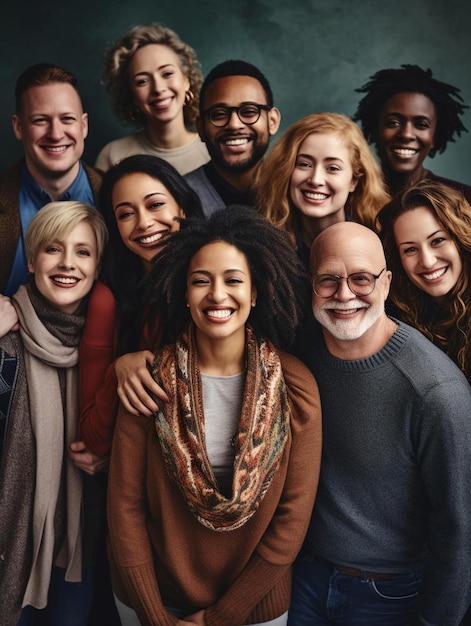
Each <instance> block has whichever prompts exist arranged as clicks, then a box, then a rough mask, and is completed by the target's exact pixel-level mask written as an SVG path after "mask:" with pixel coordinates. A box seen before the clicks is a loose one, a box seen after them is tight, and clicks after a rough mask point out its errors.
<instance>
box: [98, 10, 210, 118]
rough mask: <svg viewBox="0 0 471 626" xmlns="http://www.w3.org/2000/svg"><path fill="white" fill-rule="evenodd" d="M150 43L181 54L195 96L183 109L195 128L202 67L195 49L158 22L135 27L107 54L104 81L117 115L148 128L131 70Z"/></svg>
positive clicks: (184, 69)
mask: <svg viewBox="0 0 471 626" xmlns="http://www.w3.org/2000/svg"><path fill="white" fill-rule="evenodd" d="M149 44H159V45H162V46H167V47H168V48H170V49H171V50H173V51H174V52H175V54H176V55H177V57H178V59H179V61H180V68H181V70H182V72H183V74H184V75H185V76H186V77H187V78H188V80H189V82H190V91H191V92H192V93H193V95H194V98H193V99H191V101H189V102H188V103H187V104H185V106H184V107H183V117H184V120H185V126H186V127H187V128H188V127H191V126H192V125H193V123H194V121H195V119H196V117H197V115H198V104H199V92H200V89H201V85H202V83H203V74H202V72H201V66H200V63H199V61H198V59H197V56H196V52H195V51H194V50H193V48H192V47H191V46H189V45H188V44H187V43H185V42H183V41H182V40H181V39H180V37H179V36H178V35H177V33H176V32H175V31H173V30H171V29H170V28H167V27H166V26H162V25H161V24H158V23H157V22H152V23H150V24H144V25H141V26H134V27H133V28H131V30H129V31H128V32H127V33H125V34H124V35H122V36H121V37H119V38H118V39H117V40H116V41H114V42H113V43H112V44H111V45H110V46H109V48H108V49H107V50H106V52H105V58H104V71H103V78H102V82H103V84H104V85H105V87H106V90H107V91H108V93H109V94H110V98H111V108H112V110H113V113H114V114H115V115H116V117H117V118H118V119H119V120H120V121H122V122H131V123H132V124H134V125H136V126H138V127H143V126H145V125H146V120H145V116H144V115H143V113H141V112H140V111H136V109H135V106H134V97H133V93H132V91H131V88H130V84H129V76H128V67H129V63H130V61H131V59H132V57H133V55H134V53H135V52H136V50H139V48H143V47H144V46H147V45H149ZM136 113H137V114H136Z"/></svg>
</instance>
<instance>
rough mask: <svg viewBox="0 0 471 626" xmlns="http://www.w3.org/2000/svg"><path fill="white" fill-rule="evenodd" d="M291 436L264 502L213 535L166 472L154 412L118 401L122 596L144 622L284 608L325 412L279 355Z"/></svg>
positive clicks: (214, 623)
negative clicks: (176, 611) (184, 613)
mask: <svg viewBox="0 0 471 626" xmlns="http://www.w3.org/2000/svg"><path fill="white" fill-rule="evenodd" d="M281 362H282V367H283V374H284V377H285V381H286V386H287V390H288V397H289V402H290V406H291V411H292V416H291V437H290V439H289V441H288V443H287V445H286V448H285V451H284V453H283V457H282V460H281V463H280V466H279V468H278V470H277V472H276V473H275V475H274V477H273V480H272V482H271V485H270V487H269V489H268V491H267V493H266V495H265V497H264V498H263V500H262V502H261V504H260V506H259V508H258V509H257V511H256V512H255V514H254V515H253V516H252V518H251V519H250V520H249V521H248V522H247V523H246V524H245V525H244V526H242V527H241V528H238V529H237V530H232V531H228V532H216V531H213V530H210V529H208V528H206V527H205V526H203V525H202V524H200V523H199V522H198V521H197V520H196V518H194V517H193V515H192V514H191V513H190V510H189V508H188V506H187V504H186V502H185V500H184V498H183V496H182V495H181V493H180V491H179V489H178V487H177V486H176V485H175V483H174V482H172V480H171V479H170V478H169V477H168V475H167V471H166V469H165V462H164V458H163V456H162V451H161V448H160V444H159V440H158V436H157V432H156V429H155V425H154V419H153V418H146V417H143V416H139V417H136V416H134V415H131V414H130V413H128V412H127V411H125V410H124V408H122V407H121V408H120V410H119V414H118V421H117V424H116V432H115V438H114V441H113V450H112V454H111V465H110V474H109V490H108V517H109V518H108V523H109V531H110V562H111V569H112V578H113V587H114V591H115V593H116V595H117V596H118V597H119V598H120V600H121V601H123V602H124V603H125V604H127V605H128V606H131V607H132V608H134V609H135V610H136V612H137V614H138V615H139V619H140V620H141V622H142V624H143V625H144V626H150V625H152V626H156V625H157V626H170V625H174V624H177V623H178V620H177V618H175V617H174V616H172V615H170V614H169V613H168V611H167V610H166V609H165V606H172V607H175V608H181V609H184V610H186V609H188V614H190V613H192V612H194V611H197V610H200V609H205V623H206V624H207V626H222V625H224V626H241V625H242V624H250V623H257V622H264V621H268V620H271V619H274V618H276V617H278V616H279V615H282V614H283V613H284V612H286V611H287V610H288V606H289V600H290V588H291V564H292V563H293V561H294V559H295V557H296V555H297V553H298V551H299V549H300V547H301V544H302V541H303V539H304V535H305V533H306V530H307V527H308V523H309V519H310V516H311V510H312V506H313V502H314V497H315V494H316V490H317V482H318V477H319V467H320V458H321V411H320V400H319V393H318V389H317V385H316V382H315V380H314V378H313V377H312V374H311V373H310V372H309V371H308V369H307V368H306V367H305V366H304V365H303V364H302V363H301V362H300V361H298V360H297V359H296V358H295V357H293V356H291V355H288V354H284V353H282V354H281Z"/></svg>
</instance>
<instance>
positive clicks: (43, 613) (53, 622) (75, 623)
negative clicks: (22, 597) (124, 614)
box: [17, 567, 94, 626]
mask: <svg viewBox="0 0 471 626" xmlns="http://www.w3.org/2000/svg"><path fill="white" fill-rule="evenodd" d="M64 576H65V570H64V569H61V568H59V567H53V568H52V572H51V582H50V585H49V594H48V599H47V607H46V608H45V609H35V608H33V607H32V606H25V608H24V609H23V610H22V611H21V616H20V619H19V621H18V622H17V626H87V623H88V617H89V613H90V608H91V605H92V599H93V588H94V571H93V569H86V570H82V582H81V583H69V582H66V581H65V580H64Z"/></svg>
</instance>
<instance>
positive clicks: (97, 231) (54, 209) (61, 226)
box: [25, 200, 108, 263]
mask: <svg viewBox="0 0 471 626" xmlns="http://www.w3.org/2000/svg"><path fill="white" fill-rule="evenodd" d="M81 222H86V223H87V224H90V227H91V229H92V231H93V233H94V235H95V241H96V247H97V259H98V261H99V262H100V260H101V258H102V256H103V251H104V249H105V245H106V242H107V240H108V231H107V228H106V226H105V222H104V219H103V217H102V216H101V214H100V213H99V212H98V211H97V209H95V208H94V207H92V206H89V205H88V204H85V203H84V202H77V201H68V200H67V201H59V202H49V203H48V204H46V205H45V206H44V207H43V208H42V209H41V210H40V211H38V212H37V213H36V215H35V216H34V217H33V219H32V220H31V222H30V224H29V226H28V228H27V230H26V235H25V250H26V258H27V259H28V263H34V261H35V259H36V257H37V256H38V254H39V252H40V251H41V250H42V249H43V248H44V247H45V246H47V245H49V244H52V243H54V242H55V241H60V240H61V239H63V238H64V237H67V235H69V234H70V233H71V232H72V231H73V230H74V228H75V227H76V226H78V225H79V224H80V223H81Z"/></svg>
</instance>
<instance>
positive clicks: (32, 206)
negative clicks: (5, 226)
mask: <svg viewBox="0 0 471 626" xmlns="http://www.w3.org/2000/svg"><path fill="white" fill-rule="evenodd" d="M59 200H75V201H77V202H85V203H86V204H91V205H92V206H94V204H95V199H94V197H93V191H92V188H91V186H90V181H89V180H88V176H87V174H86V172H85V169H84V167H83V165H82V164H81V163H80V167H79V173H78V174H77V177H76V179H75V180H74V182H73V183H72V184H71V186H70V187H69V188H68V189H67V191H66V192H65V193H64V194H63V195H62V196H61V197H60V198H59ZM18 201H19V211H20V222H21V232H20V236H19V238H18V246H17V248H16V253H15V258H14V261H13V265H12V268H11V272H10V276H9V277H8V281H7V285H6V288H5V295H6V296H12V295H14V294H15V293H16V292H17V291H18V287H19V286H20V285H24V284H25V283H27V282H28V267H27V262H26V252H25V244H24V238H25V234H26V230H27V228H28V226H29V223H30V222H31V220H32V219H33V217H34V216H35V215H36V213H37V212H38V211H39V209H42V207H43V206H44V205H46V204H48V203H49V202H51V198H50V196H49V194H47V193H46V192H45V191H44V190H43V189H41V187H40V186H39V185H38V184H37V182H36V181H35V180H34V178H33V177H32V176H31V174H30V172H29V170H28V168H27V167H26V163H25V164H24V165H23V170H22V172H21V185H20V193H19V197H18Z"/></svg>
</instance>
